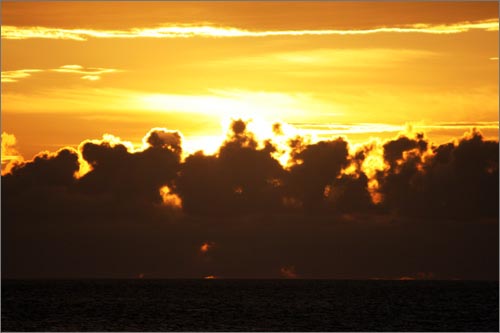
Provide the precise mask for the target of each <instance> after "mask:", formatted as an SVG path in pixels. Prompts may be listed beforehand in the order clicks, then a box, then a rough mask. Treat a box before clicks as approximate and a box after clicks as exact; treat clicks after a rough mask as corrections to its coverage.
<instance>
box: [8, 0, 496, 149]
mask: <svg viewBox="0 0 500 333" xmlns="http://www.w3.org/2000/svg"><path fill="white" fill-rule="evenodd" d="M1 52H2V59H1V60H2V131H3V132H5V133H8V134H10V135H13V137H12V136H7V135H5V136H4V137H5V138H4V141H7V140H8V139H9V140H10V142H13V141H12V140H15V145H14V144H12V145H11V146H15V147H16V154H17V153H19V154H20V155H22V156H23V157H24V158H25V159H29V158H31V157H32V156H33V155H34V154H36V153H38V152H39V151H41V150H49V151H55V150H57V149H58V148H60V147H62V146H67V145H70V146H75V147H76V146H77V145H78V144H79V143H80V142H81V141H83V140H85V139H89V138H101V137H102V135H103V134H105V133H110V134H113V135H115V136H119V137H121V138H122V139H124V140H128V141H131V142H132V143H134V144H140V143H141V138H142V137H143V136H144V134H145V133H147V132H148V130H149V129H151V128H152V127H156V126H160V127H165V128H168V129H173V130H179V131H181V132H182V133H183V135H184V148H185V149H186V150H187V152H193V151H195V150H197V149H205V150H206V151H207V152H213V151H214V149H215V148H216V147H218V144H219V143H220V141H221V140H222V139H221V135H223V131H224V130H225V127H226V126H227V125H228V124H229V120H230V119H231V118H237V117H243V118H245V119H253V123H254V128H253V130H254V131H256V132H257V134H261V135H266V134H267V133H272V129H271V126H270V124H271V123H272V122H274V121H278V120H279V121H282V122H284V123H288V124H290V125H291V126H293V128H294V130H296V131H299V132H300V133H305V134H311V135H316V137H318V138H327V137H328V138H329V137H332V136H336V135H346V136H347V137H348V139H349V140H351V141H354V142H356V141H363V140H366V139H368V138H369V137H381V138H387V137H393V136H395V135H396V134H397V133H398V132H399V131H401V130H404V129H405V128H406V127H405V126H407V125H408V124H411V126H412V127H413V128H414V129H416V130H423V131H425V132H426V133H427V134H428V136H429V137H430V139H431V140H433V141H435V142H444V141H447V140H451V139H453V138H454V137H460V136H461V135H462V134H463V133H464V132H466V131H468V130H469V129H470V128H471V127H477V128H479V129H480V130H481V131H482V132H483V134H484V135H485V136H486V137H487V138H494V139H498V3H496V2H480V3H477V2H476V3H473V2H443V3H436V2H421V3H393V2H387V3H378V2H366V3H363V2H352V3H336V2H315V3H306V2H290V3H287V2H279V3H278V2H276V3H272V2H268V3H265V2H219V3H210V2H187V3H180V2H179V3H176V2H151V3H134V2H126V3H116V2H109V3H106V2H74V3H72V2H53V3H50V2H47V3H41V2H38V3H30V2H6V1H4V2H2V50H1ZM266 124H267V125H266ZM266 126H267V127H266Z"/></svg>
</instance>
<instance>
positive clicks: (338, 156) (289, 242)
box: [2, 119, 499, 279]
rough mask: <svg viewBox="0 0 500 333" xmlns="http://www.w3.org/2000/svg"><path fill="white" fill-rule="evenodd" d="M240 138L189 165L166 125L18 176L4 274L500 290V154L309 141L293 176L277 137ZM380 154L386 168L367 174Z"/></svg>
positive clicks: (38, 164) (243, 134)
mask: <svg viewBox="0 0 500 333" xmlns="http://www.w3.org/2000/svg"><path fill="white" fill-rule="evenodd" d="M228 125H229V131H228V133H227V137H226V140H225V141H224V142H223V143H222V145H221V146H220V147H219V149H218V150H217V152H215V153H214V154H212V155H205V154H204V153H202V152H198V153H194V154H191V155H189V156H188V157H186V158H185V159H181V156H180V154H181V152H182V135H181V134H180V133H179V132H177V131H172V130H168V129H164V128H153V129H152V130H151V131H149V132H148V133H147V134H146V135H145V137H144V139H143V146H142V147H136V148H134V147H133V146H132V145H130V144H127V143H126V142H124V141H123V140H120V139H119V138H116V137H113V136H110V135H107V136H105V137H104V138H103V139H101V140H86V141H84V142H82V143H81V145H80V146H79V149H78V150H75V149H69V148H64V149H61V150H59V151H58V152H56V153H41V154H39V155H38V156H36V157H35V158H34V159H33V160H31V161H24V162H22V163H19V164H18V165H16V166H15V167H13V168H12V169H11V170H10V172H9V173H7V174H5V175H4V176H2V228H3V229H2V246H4V251H3V254H4V256H3V258H2V265H3V267H2V268H3V274H4V276H6V277H24V278H26V277H75V278H76V277H130V276H137V272H145V273H144V274H147V276H148V277H151V278H161V277H172V278H173V277H178V278H180V277H193V278H199V277H203V276H210V275H213V274H212V273H213V272H216V273H217V276H224V277H240V278H241V277H246V278H258V277H260V278H278V277H283V276H285V277H297V273H296V271H295V269H294V267H300V276H301V277H304V278H369V277H372V276H392V277H400V276H408V277H411V278H424V279H427V278H434V277H438V278H451V277H460V278H462V279H497V278H498V262H499V261H498V141H491V140H485V139H484V138H483V136H482V135H481V133H480V132H478V131H471V132H469V133H468V134H467V135H465V136H464V137H463V138H461V139H460V140H457V141H455V142H449V143H446V144H441V145H435V144H434V143H432V142H431V141H430V140H429V139H428V138H427V137H426V136H425V135H422V134H418V133H406V134H405V135H399V136H397V137H395V138H393V139H391V140H387V141H381V142H379V143H377V144H374V143H373V142H371V143H367V144H366V145H359V146H358V147H356V148H355V149H354V148H353V149H351V146H350V143H349V141H347V139H345V138H331V139H330V140H323V141H319V142H315V143H312V142H309V141H307V140H305V139H304V138H302V137H300V136H298V137H297V136H295V137H292V139H290V138H288V140H289V148H290V149H291V157H292V163H291V165H290V166H289V167H284V166H283V165H281V164H280V163H279V162H278V161H277V160H276V159H275V158H274V157H273V156H272V154H273V151H274V150H275V149H276V148H275V145H274V144H273V140H272V139H273V138H272V137H271V138H269V140H265V139H260V140H257V137H256V135H255V134H254V133H252V132H251V131H250V123H249V122H248V121H243V120H241V119H235V120H233V121H232V122H231V123H230V124H228ZM269 126H270V132H272V127H273V126H272V124H269ZM275 131H276V132H277V134H278V136H281V132H280V131H277V126H275ZM372 154H373V156H375V155H376V156H378V157H379V158H381V159H383V162H384V167H383V168H381V167H379V168H374V169H373V170H370V171H368V170H369V169H366V166H365V164H366V163H368V162H367V161H368V160H369V159H370V156H372ZM82 161H85V162H86V163H88V164H89V170H88V172H87V173H85V174H83V175H80V176H79V177H77V176H76V173H77V172H78V170H79V169H80V163H82ZM374 180H375V181H377V184H378V188H377V191H378V192H379V193H380V195H381V200H380V201H379V202H375V203H374V202H373V201H372V200H371V196H370V195H371V193H370V182H371V181H374ZM166 198H169V199H172V200H166ZM173 198H177V200H178V202H179V205H177V204H174V202H175V200H173ZM207 240H210V241H207ZM214 244H217V251H216V253H215V251H214V253H211V255H210V256H209V257H210V258H208V257H207V256H205V255H203V256H200V253H210V251H211V250H212V246H213V245H214ZM204 251H205V252H204ZM208 259H210V260H208ZM283 263H293V266H283ZM325 263H328V264H325ZM280 267H281V269H277V268H280ZM409 272H433V275H430V274H429V273H425V275H423V274H418V273H417V274H416V275H415V274H413V273H409Z"/></svg>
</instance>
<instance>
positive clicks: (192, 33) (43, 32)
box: [2, 19, 498, 41]
mask: <svg viewBox="0 0 500 333" xmlns="http://www.w3.org/2000/svg"><path fill="white" fill-rule="evenodd" d="M470 30H483V31H498V19H489V20H481V21H474V22H459V23H454V24H438V25H436V24H427V23H418V24H411V25H401V26H393V27H377V28H370V29H319V30H247V29H241V28H236V27H221V26H215V25H191V24H175V25H163V26H159V27H154V28H132V29H125V30H95V29H61V28H54V27H41V26H37V27H17V26H2V38H4V39H30V38H45V39H65V40H75V41H85V40H87V39H89V38H189V37H218V38H227V37H233V38H234V37H272V36H322V35H366V34H376V33H424V34H457V33H462V32H467V31H470Z"/></svg>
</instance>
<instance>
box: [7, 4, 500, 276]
mask: <svg viewBox="0 0 500 333" xmlns="http://www.w3.org/2000/svg"><path fill="white" fill-rule="evenodd" d="M1 6H2V8H1V9H2V14H1V15H2V31H1V38H2V48H1V53H2V58H1V63H2V79H1V89H2V91H1V92H2V96H1V107H2V110H1V111H2V115H1V117H2V174H3V175H4V176H3V177H2V215H3V216H2V247H3V248H2V256H3V258H2V259H3V260H2V265H3V266H2V270H3V272H6V273H4V274H7V275H9V274H10V275H9V276H14V277H26V276H27V277H33V276H34V277H54V276H62V277H68V276H79V277H82V276H92V277H95V276H99V277H110V276H111V277H124V276H125V277H130V276H141V277H144V276H146V277H148V276H156V277H172V276H175V277H203V276H207V277H219V276H223V277H224V276H226V277H285V278H296V277H329V278H330V277H334V278H391V279H392V278H402V277H406V278H411V279H413V278H418V277H422V276H424V277H430V276H432V277H437V278H470V279H498V251H497V249H498V129H499V127H498V126H499V122H498V121H499V120H498V117H499V115H498V114H499V95H498V90H499V81H498V48H499V44H498V39H499V32H498V30H499V21H498V11H499V7H498V3H497V2H495V1H492V2H441V3H439V2H311V3H309V2H305V1H304V2H145V3H139V2H92V1H88V2H10V1H3V2H2V4H1ZM266 140H267V141H266ZM199 150H201V151H202V152H199V153H197V154H195V153H196V152H198V151H199ZM37 154H38V155H37ZM35 156H36V158H35ZM4 197H5V198H7V199H5V200H4V199H3V198H4ZM27 205H28V206H27ZM30 205H31V206H30ZM256 214H257V215H258V217H256ZM250 216H251V217H250ZM68 221H71V223H68ZM138 221H141V223H139V222H138ZM144 221H147V222H144ZM165 221H167V222H168V223H167V222H165ZM331 221H334V222H332V224H330V222H331ZM415 221H418V223H417V222H415ZM436 221H439V222H436ZM142 222H144V223H142ZM120 223H123V224H120ZM330 237H331V238H330ZM116 239H119V240H116ZM22 244H25V245H26V244H29V245H26V246H23V245H22ZM127 244H128V245H127ZM360 244H362V245H360ZM492 249H495V250H494V251H493V250H492ZM86 251H88V252H86ZM4 253H7V254H5V255H4ZM103 253H104V255H103ZM345 253H349V255H347V256H345V255H344V254H345ZM75 258H76V259H75ZM96 258H101V259H98V260H97V259H96ZM332 258H333V259H332ZM332 260H334V262H331V261H332ZM326 262H328V264H326ZM243 263H245V264H243Z"/></svg>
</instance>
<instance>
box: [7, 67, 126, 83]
mask: <svg viewBox="0 0 500 333" xmlns="http://www.w3.org/2000/svg"><path fill="white" fill-rule="evenodd" d="M119 71H121V70H118V69H114V68H101V67H88V68H85V67H83V66H80V65H64V66H61V67H58V68H50V69H18V70H14V71H4V72H2V82H18V81H19V80H20V79H24V78H27V77H30V76H31V74H32V73H40V72H57V73H71V74H81V75H82V76H81V77H80V78H81V79H82V80H89V81H96V80H100V79H101V75H102V74H107V73H114V72H119Z"/></svg>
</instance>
